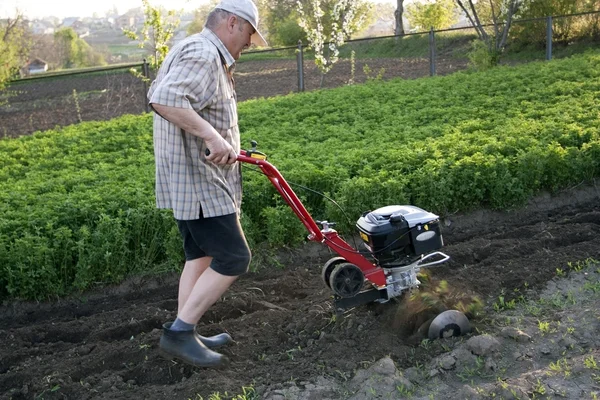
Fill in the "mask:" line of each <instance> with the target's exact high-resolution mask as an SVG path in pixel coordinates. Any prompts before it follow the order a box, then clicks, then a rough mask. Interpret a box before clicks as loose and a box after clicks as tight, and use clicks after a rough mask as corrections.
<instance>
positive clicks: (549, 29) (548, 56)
mask: <svg viewBox="0 0 600 400" xmlns="http://www.w3.org/2000/svg"><path fill="white" fill-rule="evenodd" d="M546 60H547V61H550V60H552V16H549V17H548V18H546Z"/></svg>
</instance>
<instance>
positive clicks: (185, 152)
mask: <svg viewBox="0 0 600 400" xmlns="http://www.w3.org/2000/svg"><path fill="white" fill-rule="evenodd" d="M257 26H258V10H257V8H256V6H255V5H254V3H253V2H252V1H251V0H223V1H222V2H221V3H220V4H219V5H218V6H217V7H216V8H215V9H214V10H213V11H212V12H211V13H210V14H209V16H208V18H207V20H206V24H205V28H204V30H203V31H202V32H201V33H199V34H196V35H193V36H190V37H189V38H186V39H185V40H183V41H182V42H180V43H179V44H177V45H176V46H175V47H173V49H172V50H171V51H170V52H169V54H168V55H167V57H166V59H165V60H164V62H163V64H162V66H161V68H160V69H159V71H158V74H157V77H156V80H155V81H154V82H153V83H152V86H151V87H150V90H149V93H148V97H149V99H150V105H151V106H152V109H153V110H154V111H155V113H156V114H155V115H154V153H155V158H156V202H157V207H159V208H170V209H172V210H173V214H174V217H175V219H176V221H177V225H178V227H179V231H180V232H181V235H182V238H183V246H184V251H185V257H186V263H185V266H184V269H183V272H182V273H181V277H180V281H179V296H178V312H177V319H176V320H175V321H174V322H173V323H170V322H169V323H166V324H165V325H163V335H162V337H161V339H160V345H159V346H160V352H161V354H162V355H163V356H165V357H167V358H177V359H179V360H181V361H183V362H186V363H188V364H191V365H194V366H198V367H217V366H222V365H224V364H226V363H227V362H228V360H227V358H226V357H225V356H223V355H221V354H219V353H217V352H215V351H213V350H211V348H215V347H218V346H222V345H224V344H226V343H228V342H230V341H231V340H232V339H231V336H229V335H228V334H227V333H223V334H220V335H217V336H213V337H208V338H207V337H202V336H200V335H198V334H197V333H196V332H195V327H196V324H197V323H198V321H199V320H200V318H201V317H202V315H204V313H205V312H206V311H207V310H208V308H209V307H211V306H212V305H213V304H214V303H215V302H216V301H217V300H218V299H219V298H220V297H221V295H222V294H223V293H224V292H225V291H226V290H227V289H228V288H229V286H230V285H231V284H232V283H233V282H234V281H235V280H236V278H237V277H238V276H239V275H241V274H243V273H244V272H246V271H247V270H248V265H249V264H250V258H251V254H250V249H249V248H248V244H247V243H246V239H245V237H244V233H243V232H242V229H241V226H240V222H239V212H240V203H241V196H242V188H241V170H240V165H239V163H237V162H236V157H237V154H238V153H239V151H240V133H239V128H238V117H237V104H236V94H235V88H234V81H233V77H232V73H233V67H234V64H235V61H236V60H237V59H238V58H239V57H240V55H241V52H242V50H244V49H246V48H247V47H249V46H250V44H251V40H252V38H255V39H257V41H258V42H259V43H262V44H266V42H265V40H264V38H263V37H262V35H261V34H260V33H259V32H258V31H257V29H256V28H257Z"/></svg>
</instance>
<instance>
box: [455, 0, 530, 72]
mask: <svg viewBox="0 0 600 400" xmlns="http://www.w3.org/2000/svg"><path fill="white" fill-rule="evenodd" d="M455 1H456V4H457V5H458V6H459V7H460V9H461V10H462V11H463V12H464V14H465V16H466V17H467V18H468V19H469V21H470V22H471V25H473V27H474V28H475V31H476V32H477V36H478V37H479V40H481V42H483V43H484V45H485V48H486V49H487V52H488V53H489V56H490V58H489V59H490V63H491V64H492V65H496V64H497V63H498V60H499V57H500V55H501V54H502V53H503V52H504V49H505V48H506V40H507V39H508V32H509V31H510V28H511V25H512V21H513V17H514V16H515V14H516V13H517V12H518V11H519V8H520V7H521V6H522V5H523V2H524V1H525V0H489V3H488V4H489V15H490V18H491V23H492V25H493V29H494V31H493V34H489V33H488V32H487V31H486V30H485V27H484V26H483V25H484V23H485V22H482V18H481V15H480V14H482V10H481V5H479V9H478V7H476V4H474V3H473V0H455ZM477 3H479V2H477ZM484 4H485V3H484Z"/></svg>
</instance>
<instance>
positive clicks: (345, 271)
mask: <svg viewBox="0 0 600 400" xmlns="http://www.w3.org/2000/svg"><path fill="white" fill-rule="evenodd" d="M364 283H365V276H364V275H363V273H362V271H361V270H360V268H358V267H357V266H356V265H354V264H350V263H343V264H338V265H336V266H335V268H334V269H333V271H331V276H329V287H330V288H331V290H333V293H335V294H337V295H338V296H340V297H353V296H356V295H357V294H358V292H360V289H362V287H363V285H364Z"/></svg>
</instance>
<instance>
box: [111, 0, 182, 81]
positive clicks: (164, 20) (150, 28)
mask: <svg viewBox="0 0 600 400" xmlns="http://www.w3.org/2000/svg"><path fill="white" fill-rule="evenodd" d="M142 4H143V8H144V17H145V18H144V26H143V27H142V31H141V32H139V33H138V32H135V31H132V30H129V29H123V33H124V34H125V36H127V37H128V38H130V39H131V40H137V41H138V42H139V47H140V48H142V49H146V50H148V51H149V52H150V54H151V55H150V66H151V67H152V68H154V69H158V68H159V67H160V66H161V64H162V62H163V61H164V59H165V57H166V56H167V53H168V52H169V41H170V40H171V38H172V37H173V34H174V33H175V29H177V27H178V26H179V23H180V22H181V21H180V19H179V17H178V15H177V12H176V11H175V10H169V11H166V14H165V12H164V11H162V10H161V9H159V8H157V7H154V6H152V5H151V4H150V2H149V1H148V0H142Z"/></svg>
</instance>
